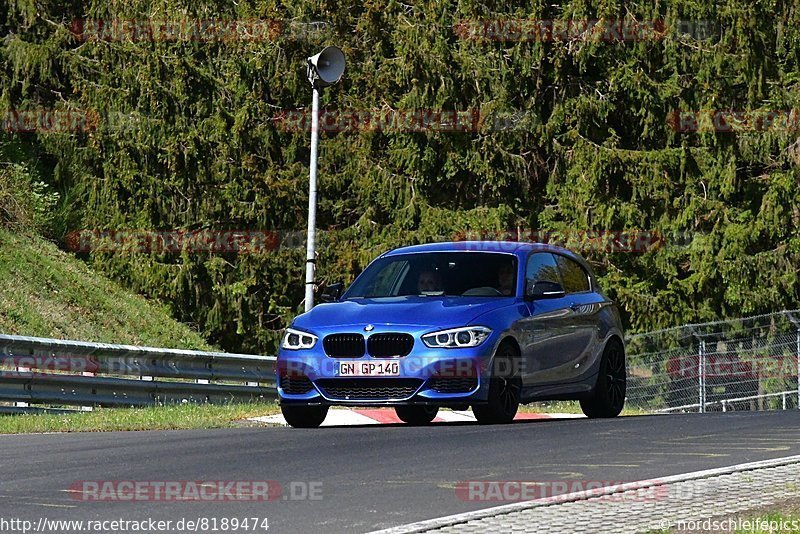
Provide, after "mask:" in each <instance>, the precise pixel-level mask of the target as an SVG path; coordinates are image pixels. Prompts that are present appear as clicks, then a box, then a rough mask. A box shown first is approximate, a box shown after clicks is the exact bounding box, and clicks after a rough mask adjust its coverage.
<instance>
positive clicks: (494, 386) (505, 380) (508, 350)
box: [472, 342, 522, 424]
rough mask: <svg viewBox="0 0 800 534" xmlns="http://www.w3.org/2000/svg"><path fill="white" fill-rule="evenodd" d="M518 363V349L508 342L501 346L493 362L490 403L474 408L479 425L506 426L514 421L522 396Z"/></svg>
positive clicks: (477, 405)
mask: <svg viewBox="0 0 800 534" xmlns="http://www.w3.org/2000/svg"><path fill="white" fill-rule="evenodd" d="M518 363H519V351H518V350H517V348H516V347H515V346H514V345H513V344H511V343H508V342H505V343H503V344H501V345H500V347H499V348H498V349H497V354H495V356H494V359H493V360H492V375H491V377H490V378H489V398H488V402H487V403H486V404H476V405H475V406H473V407H472V413H474V414H475V419H477V421H478V423H481V424H505V423H510V422H511V421H513V420H514V416H515V415H517V410H518V409H519V402H520V398H521V395H522V378H521V377H520V373H519V368H518Z"/></svg>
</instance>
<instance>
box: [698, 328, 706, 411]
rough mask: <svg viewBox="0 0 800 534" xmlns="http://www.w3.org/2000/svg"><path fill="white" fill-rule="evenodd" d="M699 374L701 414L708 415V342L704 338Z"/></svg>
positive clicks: (701, 341)
mask: <svg viewBox="0 0 800 534" xmlns="http://www.w3.org/2000/svg"><path fill="white" fill-rule="evenodd" d="M697 372H698V376H699V380H698V385H699V387H700V413H706V340H705V339H702V338H700V358H699V362H698V370H697Z"/></svg>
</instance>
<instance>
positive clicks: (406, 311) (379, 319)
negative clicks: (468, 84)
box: [293, 296, 516, 330]
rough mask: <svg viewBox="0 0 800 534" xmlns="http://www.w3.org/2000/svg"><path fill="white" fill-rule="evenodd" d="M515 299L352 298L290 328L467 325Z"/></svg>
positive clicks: (327, 306) (307, 315)
mask: <svg viewBox="0 0 800 534" xmlns="http://www.w3.org/2000/svg"><path fill="white" fill-rule="evenodd" d="M515 302H516V299H515V298H514V297H506V298H502V297H500V298H494V297H420V296H404V297H387V298H379V299H353V300H346V301H342V302H332V303H328V304H319V305H318V306H315V307H314V308H313V309H312V310H311V311H309V312H306V313H304V314H302V315H298V316H297V318H296V319H295V320H294V323H293V326H294V327H296V328H302V329H310V330H313V329H315V328H317V327H323V328H327V327H332V326H351V325H358V326H363V325H367V324H374V325H416V326H437V327H443V328H449V327H455V326H466V325H469V324H470V322H471V321H472V320H473V319H474V318H476V317H478V316H479V315H482V314H484V313H487V312H491V311H494V310H498V309H500V308H505V307H507V306H512V305H514V304H515Z"/></svg>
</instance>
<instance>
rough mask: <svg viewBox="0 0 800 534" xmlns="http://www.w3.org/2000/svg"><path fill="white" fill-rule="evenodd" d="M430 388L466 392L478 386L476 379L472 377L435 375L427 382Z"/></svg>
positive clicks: (441, 391) (440, 391) (442, 391)
mask: <svg viewBox="0 0 800 534" xmlns="http://www.w3.org/2000/svg"><path fill="white" fill-rule="evenodd" d="M428 384H429V385H430V387H431V389H433V390H435V391H438V392H439V393H468V392H470V391H472V390H473V389H475V388H476V387H478V379H477V378H474V377H457V378H453V377H442V376H437V377H433V378H431V379H430V382H428Z"/></svg>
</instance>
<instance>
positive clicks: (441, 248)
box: [383, 241, 583, 260]
mask: <svg viewBox="0 0 800 534" xmlns="http://www.w3.org/2000/svg"><path fill="white" fill-rule="evenodd" d="M532 251H539V252H557V253H560V254H565V255H567V256H570V257H573V258H577V259H579V260H583V258H581V257H580V256H578V255H577V254H575V253H574V252H572V251H570V250H568V249H565V248H562V247H557V246H555V245H548V244H547V243H532V242H521V241H449V242H443V243H427V244H424V245H411V246H407V247H400V248H396V249H394V250H390V251H389V252H386V253H384V254H383V256H396V255H398V254H414V253H419V252H501V253H506V254H515V255H517V256H524V255H526V254H527V253H528V252H532Z"/></svg>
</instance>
